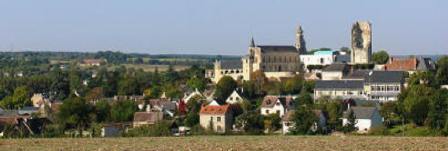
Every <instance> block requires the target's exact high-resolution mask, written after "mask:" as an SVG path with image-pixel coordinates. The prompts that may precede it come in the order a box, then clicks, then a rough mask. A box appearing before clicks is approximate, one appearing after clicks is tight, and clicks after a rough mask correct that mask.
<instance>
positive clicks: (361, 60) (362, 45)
mask: <svg viewBox="0 0 448 151" xmlns="http://www.w3.org/2000/svg"><path fill="white" fill-rule="evenodd" d="M351 34H352V52H351V63H352V64H367V63H370V59H371V56H372V28H371V24H370V22H367V21H358V22H356V23H354V24H353V27H352V33H351Z"/></svg>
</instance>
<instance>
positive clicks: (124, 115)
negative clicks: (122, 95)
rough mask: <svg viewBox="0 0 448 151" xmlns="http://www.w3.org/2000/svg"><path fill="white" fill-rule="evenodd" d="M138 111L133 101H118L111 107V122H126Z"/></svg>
mask: <svg viewBox="0 0 448 151" xmlns="http://www.w3.org/2000/svg"><path fill="white" fill-rule="evenodd" d="M137 110H138V108H137V105H136V104H135V102H134V101H118V102H115V103H114V104H113V105H112V107H111V114H110V117H111V120H112V121H114V122H128V121H131V120H132V117H134V113H135V112H136V111H137Z"/></svg>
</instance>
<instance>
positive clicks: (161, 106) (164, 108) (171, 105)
mask: <svg viewBox="0 0 448 151" xmlns="http://www.w3.org/2000/svg"><path fill="white" fill-rule="evenodd" d="M149 105H151V108H152V109H153V110H156V111H160V112H163V113H164V114H167V115H169V116H171V117H173V116H174V113H175V112H176V110H177V104H176V102H172V101H169V100H167V99H150V100H149Z"/></svg>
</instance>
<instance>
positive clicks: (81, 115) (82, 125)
mask: <svg viewBox="0 0 448 151" xmlns="http://www.w3.org/2000/svg"><path fill="white" fill-rule="evenodd" d="M93 111H94V108H93V106H91V105H90V104H89V103H87V102H86V101H85V100H84V99H82V98H79V97H69V98H67V99H66V100H65V101H64V103H63V104H62V105H61V107H60V110H59V113H58V115H57V117H58V119H59V121H60V122H61V123H62V124H63V125H64V127H65V128H76V129H78V131H79V134H80V135H81V136H82V131H83V130H85V129H86V128H87V127H88V126H89V124H90V123H91V122H92V121H93V119H94V118H95V114H94V112H93Z"/></svg>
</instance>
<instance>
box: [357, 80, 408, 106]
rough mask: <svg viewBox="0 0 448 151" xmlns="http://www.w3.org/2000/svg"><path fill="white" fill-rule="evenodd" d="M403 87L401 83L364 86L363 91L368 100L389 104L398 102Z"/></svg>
mask: <svg viewBox="0 0 448 151" xmlns="http://www.w3.org/2000/svg"><path fill="white" fill-rule="evenodd" d="M402 88H403V85H402V84H401V83H375V84H365V85H364V91H365V92H366V94H367V96H368V97H369V99H370V100H375V101H379V102H389V101H396V100H398V95H399V94H400V92H401V89H402Z"/></svg>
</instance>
